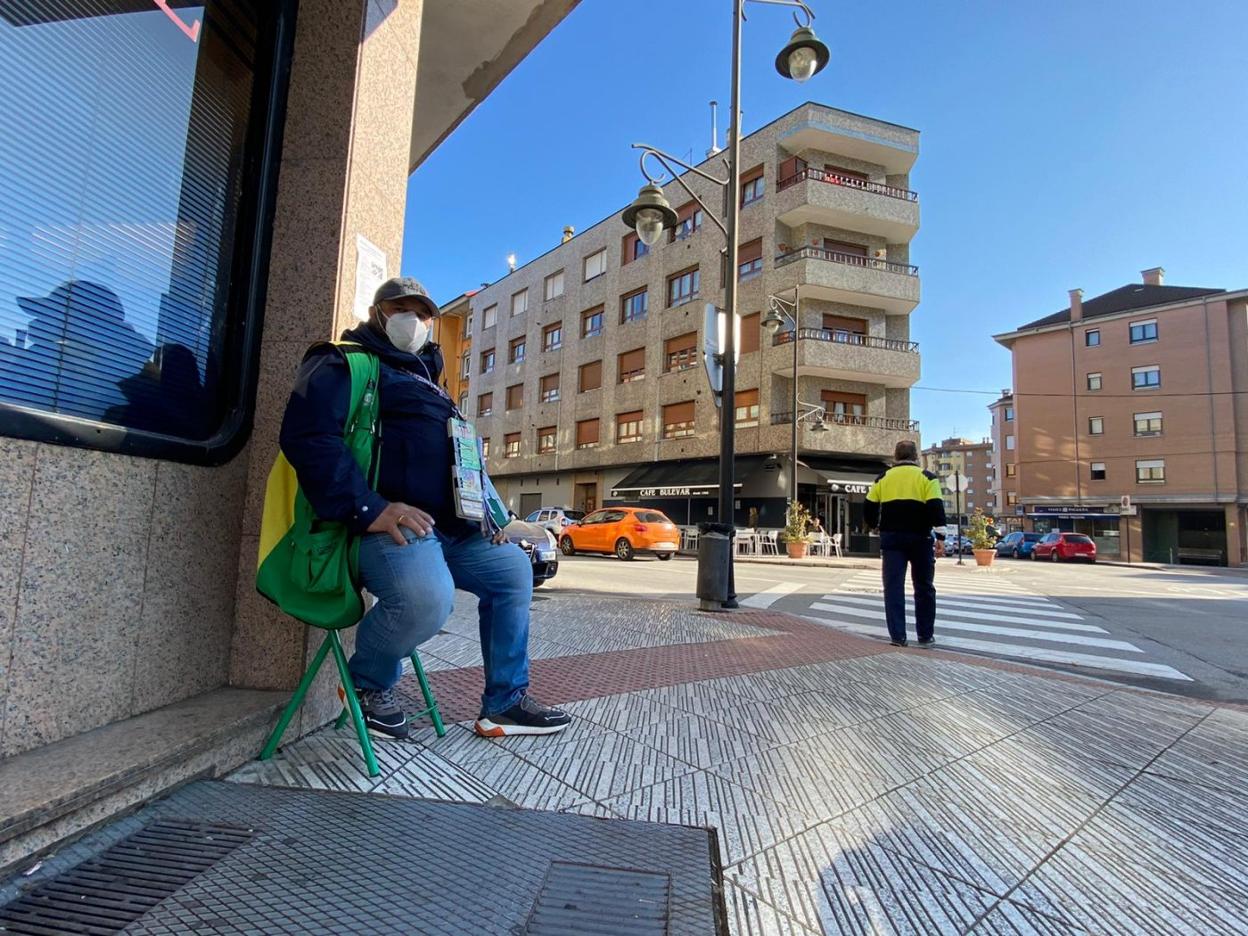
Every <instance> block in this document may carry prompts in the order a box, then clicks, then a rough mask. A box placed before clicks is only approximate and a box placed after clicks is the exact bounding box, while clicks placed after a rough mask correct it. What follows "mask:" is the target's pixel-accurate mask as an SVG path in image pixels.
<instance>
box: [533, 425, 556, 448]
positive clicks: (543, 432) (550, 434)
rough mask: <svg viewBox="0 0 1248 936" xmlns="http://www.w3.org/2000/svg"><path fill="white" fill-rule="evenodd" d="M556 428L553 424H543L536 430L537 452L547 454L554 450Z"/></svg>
mask: <svg viewBox="0 0 1248 936" xmlns="http://www.w3.org/2000/svg"><path fill="white" fill-rule="evenodd" d="M556 435H557V430H556V429H555V427H554V426H544V427H543V428H541V429H538V430H537V454H539V455H549V454H551V453H552V452H553V451H554V450H555V438H556Z"/></svg>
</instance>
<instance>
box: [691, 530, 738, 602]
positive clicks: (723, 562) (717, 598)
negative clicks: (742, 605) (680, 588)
mask: <svg viewBox="0 0 1248 936" xmlns="http://www.w3.org/2000/svg"><path fill="white" fill-rule="evenodd" d="M732 533H733V528H732V526H731V525H730V524H727V523H699V524H698V600H699V601H702V602H714V604H715V606H716V607H715V609H716V610H718V609H719V607H720V606H722V605H723V603H724V602H725V601H727V600H728V592H729V586H730V583H729V581H728V576H729V574H730V569H731V565H730V560H731V559H732Z"/></svg>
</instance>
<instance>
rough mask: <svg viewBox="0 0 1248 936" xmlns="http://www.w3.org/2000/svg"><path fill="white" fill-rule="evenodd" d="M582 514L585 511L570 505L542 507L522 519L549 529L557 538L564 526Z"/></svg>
mask: <svg viewBox="0 0 1248 936" xmlns="http://www.w3.org/2000/svg"><path fill="white" fill-rule="evenodd" d="M584 516H585V511H583V510H573V509H571V508H570V507H542V508H541V509H539V510H535V511H533V512H532V513H531V514H529V515H528V516H527V517H525V518H524V520H525V522H526V523H536V524H537V525H538V526H543V527H545V528H546V529H548V530H550V532H551V533H553V534H555V539H556V540H557V539H558V538H559V534H560V533H562V532H563V528H564V527H566V526H571V525H572V524H573V523H576V522H577V521H578V520H580V519H581V518H583V517H584Z"/></svg>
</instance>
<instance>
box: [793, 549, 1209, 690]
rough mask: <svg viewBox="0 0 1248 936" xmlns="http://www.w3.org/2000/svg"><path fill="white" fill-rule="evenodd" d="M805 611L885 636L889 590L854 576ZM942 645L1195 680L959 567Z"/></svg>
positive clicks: (943, 616) (910, 610)
mask: <svg viewBox="0 0 1248 936" xmlns="http://www.w3.org/2000/svg"><path fill="white" fill-rule="evenodd" d="M805 616H806V617H807V618H809V619H810V620H812V621H816V622H818V623H820V624H825V625H828V626H831V627H836V628H839V629H841V630H845V631H850V632H852V633H856V634H864V635H869V636H876V637H878V636H883V635H885V634H886V633H887V632H886V630H885V628H884V596H883V590H882V588H881V584H880V573H879V572H878V571H876V570H865V571H862V572H859V573H857V574H855V575H854V576H852V577H850V578H849V579H847V580H846V581H845V582H843V583H842V584H841V586H840V587H839V588H838V589H837V590H836V591H834V592H830V593H828V594H825V595H823V596H822V597H816V599H815V600H814V601H812V602H811V603H810V605H809V608H808V610H807V611H806V613H805ZM906 620H907V623H908V624H909V625H910V630H911V633H913V628H914V601H913V593H912V591H911V588H910V584H909V583H908V582H907V584H906ZM936 641H937V646H940V647H945V648H947V649H950V650H967V651H971V652H973V653H982V654H986V655H989V656H995V657H1002V658H1006V659H1015V660H1025V661H1029V662H1034V663H1055V664H1059V665H1064V666H1070V667H1078V668H1085V667H1086V668H1088V669H1093V670H1100V671H1104V672H1110V673H1121V674H1124V675H1131V676H1143V677H1153V678H1160V679H1173V680H1184V681H1190V680H1191V677H1189V676H1187V675H1186V674H1185V673H1182V672H1180V671H1179V670H1177V669H1175V668H1174V667H1172V666H1168V665H1167V664H1165V663H1158V662H1155V661H1151V660H1149V659H1147V658H1146V654H1145V652H1144V651H1143V650H1142V649H1140V648H1139V647H1138V646H1136V645H1135V644H1133V643H1131V642H1130V641H1127V640H1121V639H1117V638H1115V637H1113V636H1111V635H1110V634H1109V632H1108V631H1107V630H1105V628H1103V627H1100V626H1098V625H1097V624H1094V623H1091V622H1089V621H1088V620H1087V619H1086V618H1085V617H1084V616H1083V615H1081V614H1079V613H1077V612H1075V611H1073V610H1070V609H1069V608H1067V607H1064V606H1063V605H1061V604H1059V603H1058V602H1056V601H1053V600H1052V599H1050V598H1046V597H1044V596H1042V595H1036V594H1033V593H1031V592H1028V591H1027V590H1026V589H1024V588H1022V587H1021V586H1019V585H1016V584H1014V583H1013V582H1010V581H1008V580H1005V579H1001V578H996V577H992V578H990V577H988V576H983V575H976V574H974V573H958V574H956V575H950V576H942V578H941V580H940V581H938V582H937V599H936Z"/></svg>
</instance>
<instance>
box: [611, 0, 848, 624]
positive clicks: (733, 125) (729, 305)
mask: <svg viewBox="0 0 1248 936" xmlns="http://www.w3.org/2000/svg"><path fill="white" fill-rule="evenodd" d="M747 2H750V3H761V4H766V5H768V6H786V7H794V8H795V12H794V13H793V20H794V22H795V23H797V27H798V28H797V29H796V30H794V31H793V35H792V36H790V37H789V42H788V44H787V45H786V46H785V47H784V48H783V49H781V50H780V53H779V54H778V55H777V56H776V71H778V72H779V73H780V74H781V75H782V76H783V77H785V78H791V79H793V80H794V81H797V82H803V81H806V80H807V79H809V78H811V77H813V76H814V75H815V74H817V73H818V72H820V71H822V70H823V68H824V66H826V65H827V64H828V59H829V57H830V52H829V51H828V47H827V46H826V45H824V43H823V42H821V41H820V40H819V38H818V37H817V36H816V35H815V32H814V30H813V29H812V28H811V22H812V21H813V19H814V16H815V14H814V12H813V11H812V10H811V9H810V7H809V6H807V5H806V3H805V0H732V75H731V85H732V104H731V107H732V109H731V111H730V112H729V113H730V115H731V116H730V117H729V123H728V140H727V143H728V147H727V150H728V155H727V158H726V159H725V160H724V163H725V169H726V170H727V178H725V179H719V178H716V177H715V176H713V175H710V174H709V173H706V172H703V171H702V170H700V169H697V168H695V167H694V166H691V165H689V164H688V163H686V162H683V161H681V160H679V159H677V158H675V157H674V156H672V155H670V154H668V153H664V152H663V151H662V150H658V149H655V148H654V147H652V146H647V145H645V144H641V143H634V144H633V148H634V149H640V150H641V151H642V154H641V172H642V175H643V176H645V178H646V185H644V186H643V187H642V189H641V191H640V192H638V194H637V199H636V200H635V201H634V202H633V203H632V204H631V205H629V206H628V208H626V209H625V210H624V214H623V221H624V223H625V224H626V225H627V226H628V227H630V228H633V229H634V230H635V231H636V232H637V237H638V239H640V240H641V242H642V243H644V244H645V245H646V246H647V247H653V246H654V245H655V244H656V243H658V240H659V238H660V237H661V236H662V235H663V232H664V231H665V230H667V229H669V228H674V227H675V226H676V224H677V216H676V212H675V211H673V210H672V207H671V205H669V204H668V202H667V199H666V198H664V197H663V190H662V189H661V188H660V187H659V184H658V183H659V179H657V178H655V177H653V176H651V175H650V173H649V172H647V171H646V159H647V157H653V158H655V159H657V160H658V161H659V163H660V164H661V165H663V167H664V169H666V170H667V172H669V173H670V174H671V175H672V176H673V177H674V178H675V180H676V181H677V182H678V183H680V185H681V187H682V188H684V190H685V191H686V192H687V193H688V194H689V195H690V196H692V198H693V199H694V201H696V202H697V203H698V205H699V206H700V207H701V208H702V211H703V214H704V216H706V217H709V218H711V220H713V221H714V222H715V225H716V226H717V227H718V228H719V229H720V231H721V232H722V233H723V235H724V239H725V240H726V242H727V249H726V251H725V254H726V260H727V282H725V283H724V311H725V315H726V317H727V327H726V328H725V329H724V344H723V347H721V348H720V349H719V351H720V353H721V354H722V355H723V382H722V390H721V403H720V421H719V522H720V523H721V524H723V525H724V526H726V527H727V528H728V529H729V530H730V531H731V529H732V526H733V494H734V491H733V464H732V461H733V454H734V450H735V439H734V428H735V426H734V423H735V419H734V415H735V409H736V382H737V381H736V361H735V358H736V348H735V347H734V345H735V336H734V334H733V333H734V331H735V328H734V327H733V326H734V323H735V321H736V314H737V262H738V250H737V247H738V245H737V226H738V218H739V217H740V210H741V177H740V170H739V163H740V157H741V24H742V23H743V22H744V21H745V4H746V3H747ZM796 10H800V11H801V12H802V14H803V15H804V17H805V22H803V21H802V19H801V18H799V16H798V14H797V12H796ZM672 163H675V164H676V165H678V166H680V167H682V168H683V169H685V170H687V171H689V172H692V173H693V174H694V175H697V176H699V177H701V178H703V179H706V180H708V181H710V182H714V183H716V184H718V185H720V186H721V187H722V188H723V189H724V193H725V196H726V199H725V200H726V202H727V219H726V221H727V223H726V224H725V223H723V222H721V221H720V220H719V214H718V212H714V211H711V210H710V208H708V207H707V205H706V203H705V202H703V201H702V199H701V198H700V197H698V195H697V193H695V192H694V191H693V190H692V189H691V188H690V187H689V186H688V185H687V184H686V183H685V181H684V179H683V178H681V176H680V175H678V174H677V173H676V172H675V171H674V170H673V169H672V168H671V164H672ZM794 376H795V378H796V374H795V375H794ZM794 412H795V414H796V407H795V408H794ZM729 539H730V541H731V533H730V534H729ZM732 556H733V550H732V549H731V548H730V549H729V551H728V569H727V579H726V580H727V582H728V583H729V584H728V601H726V602H724V605H725V607H736V599H735V595H734V594H733V588H732V584H731V583H732ZM699 577H701V576H699Z"/></svg>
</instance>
